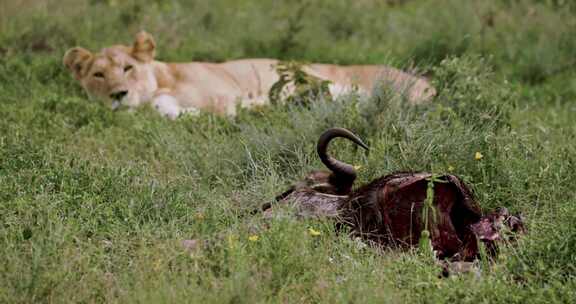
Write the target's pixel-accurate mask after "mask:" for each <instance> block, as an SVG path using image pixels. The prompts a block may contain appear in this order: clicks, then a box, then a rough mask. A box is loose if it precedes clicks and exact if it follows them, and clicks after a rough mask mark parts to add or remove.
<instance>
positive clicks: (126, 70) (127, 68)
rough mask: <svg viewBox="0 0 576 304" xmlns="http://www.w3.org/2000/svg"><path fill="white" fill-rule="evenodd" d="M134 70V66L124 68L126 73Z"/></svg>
mask: <svg viewBox="0 0 576 304" xmlns="http://www.w3.org/2000/svg"><path fill="white" fill-rule="evenodd" d="M132 68H133V66H131V65H127V66H125V67H124V73H126V72H128V71H130V70H131V69H132Z"/></svg>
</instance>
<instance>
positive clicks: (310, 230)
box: [308, 228, 322, 236]
mask: <svg viewBox="0 0 576 304" xmlns="http://www.w3.org/2000/svg"><path fill="white" fill-rule="evenodd" d="M308 233H310V235H311V236H319V235H321V234H322V232H320V231H318V230H316V229H314V228H308Z"/></svg>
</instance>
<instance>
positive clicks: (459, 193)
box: [264, 128, 523, 261]
mask: <svg viewBox="0 0 576 304" xmlns="http://www.w3.org/2000/svg"><path fill="white" fill-rule="evenodd" d="M337 137H343V138H347V139H349V140H351V141H352V142H354V143H355V144H357V145H359V146H361V147H363V148H365V149H367V148H368V147H367V146H366V145H365V144H364V143H363V142H362V140H361V139H360V138H358V137H357V136H356V135H354V134H353V133H352V132H350V131H348V130H345V129H340V128H333V129H329V130H327V131H325V132H324V133H323V134H322V136H320V139H319V141H318V145H317V152H318V155H319V157H320V159H321V160H322V162H323V163H324V164H325V165H326V167H327V168H328V169H330V172H327V171H313V172H312V173H310V174H309V175H308V176H307V177H306V178H305V180H304V181H303V182H300V183H297V184H296V185H294V186H293V187H291V188H290V189H289V190H288V191H286V192H284V193H283V194H282V195H279V196H278V197H277V198H276V200H277V202H278V203H292V204H294V205H295V206H296V209H297V210H298V214H299V215H300V216H304V217H310V216H316V217H330V218H334V219H335V220H336V221H337V225H338V226H347V227H349V230H350V231H351V233H352V234H353V235H354V236H359V237H361V238H363V239H365V240H366V241H368V242H370V243H372V244H375V245H377V246H383V247H393V248H409V247H413V246H416V245H418V244H419V242H420V237H421V235H422V232H423V231H424V230H426V231H428V232H427V233H428V234H429V235H430V240H431V244H432V247H433V250H434V252H435V254H436V257H438V258H441V259H443V258H451V259H454V260H460V261H470V260H474V259H475V258H477V257H478V255H479V248H478V244H479V243H478V242H479V241H481V242H483V243H484V244H486V247H487V249H488V252H489V253H491V254H495V252H496V246H495V242H498V241H499V240H501V239H502V237H501V234H500V232H501V230H503V229H508V230H511V231H513V232H518V231H521V230H523V225H522V221H521V219H520V218H519V217H516V216H511V215H510V214H508V212H507V210H506V209H501V210H499V211H497V212H493V213H490V214H488V215H486V216H484V215H483V214H482V212H481V210H480V208H479V206H478V204H477V203H476V201H475V200H474V197H473V195H472V192H471V191H470V190H469V188H468V187H467V186H466V184H465V183H464V182H463V181H462V180H461V179H460V178H459V177H457V176H455V175H450V174H444V175H434V174H431V173H425V172H399V173H393V174H389V175H386V176H383V177H380V178H378V179H376V180H374V181H372V182H371V183H369V184H367V185H364V186H361V187H359V188H357V189H355V190H353V189H352V186H353V184H354V181H355V179H356V170H355V168H354V167H353V166H351V165H349V164H346V163H344V162H341V161H339V160H336V159H334V158H332V157H330V156H329V155H328V153H327V148H328V145H329V143H330V141H331V140H332V139H334V138H337ZM270 207H271V205H266V206H265V207H264V209H265V213H270V212H271V210H272V209H271V208H270ZM505 227H506V228H505Z"/></svg>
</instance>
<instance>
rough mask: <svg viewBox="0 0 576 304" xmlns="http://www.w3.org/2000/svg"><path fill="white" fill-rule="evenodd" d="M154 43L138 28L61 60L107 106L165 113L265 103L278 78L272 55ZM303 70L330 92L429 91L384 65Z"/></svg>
mask: <svg viewBox="0 0 576 304" xmlns="http://www.w3.org/2000/svg"><path fill="white" fill-rule="evenodd" d="M155 49H156V44H155V42H154V40H153V39H152V37H151V36H150V35H149V34H147V33H145V32H141V33H139V34H138V35H137V36H136V41H135V42H134V44H133V45H132V46H131V47H128V46H122V45H117V46H112V47H109V48H105V49H103V50H102V51H101V52H100V53H97V54H92V53H91V52H90V51H88V50H86V49H83V48H79V47H76V48H73V49H70V50H69V51H68V52H66V55H65V56H64V64H65V65H66V66H67V67H68V68H69V69H70V70H71V72H72V73H73V75H74V76H75V78H76V79H77V80H78V81H79V82H80V83H81V85H82V87H83V88H84V89H85V90H86V92H87V93H88V94H89V95H90V96H93V97H95V98H99V99H103V100H106V101H108V102H112V105H113V107H116V106H117V105H119V104H122V105H126V106H128V107H131V108H134V107H138V106H140V105H142V104H146V103H150V104H151V105H152V106H153V107H154V108H156V109H157V110H158V111H159V112H160V113H162V114H163V115H166V116H168V117H170V118H175V117H177V116H178V115H180V114H181V113H184V112H189V111H198V110H204V111H212V112H215V113H218V114H224V115H234V114H235V111H236V107H237V105H238V104H240V105H242V106H244V107H252V106H255V105H263V104H266V103H267V102H268V92H269V90H270V88H271V87H272V85H273V84H274V83H276V82H277V81H278V80H279V76H278V74H277V72H276V69H275V66H276V65H277V64H278V61H277V60H273V59H243V60H234V61H228V62H224V63H205V62H190V63H164V62H161V61H156V60H154V57H155ZM304 71H305V72H306V73H308V74H310V75H312V76H315V77H317V78H320V79H322V80H328V81H330V85H329V89H330V93H331V94H332V95H333V96H338V95H340V94H342V93H345V92H347V91H350V90H351V89H352V88H357V89H358V90H360V91H362V92H369V91H370V90H371V89H372V87H373V85H374V84H375V83H376V82H377V81H380V80H381V81H383V82H384V83H385V84H389V85H390V87H391V88H392V89H393V90H395V91H397V92H402V93H406V96H407V99H408V100H409V101H410V102H413V103H419V102H422V101H426V100H428V99H430V98H431V96H433V95H434V94H435V91H434V89H433V88H432V87H431V86H430V85H429V84H428V82H427V81H426V80H424V79H421V78H418V77H415V76H412V75H410V74H407V73H405V72H402V71H400V70H397V69H393V68H389V67H383V66H375V65H373V66H368V65H366V66H345V67H344V66H337V65H330V64H311V65H308V66H305V67H304Z"/></svg>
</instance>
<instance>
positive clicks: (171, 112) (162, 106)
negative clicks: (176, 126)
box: [152, 94, 199, 119]
mask: <svg viewBox="0 0 576 304" xmlns="http://www.w3.org/2000/svg"><path fill="white" fill-rule="evenodd" d="M152 106H153V107H154V109H156V111H158V112H160V114H162V115H163V116H166V117H168V118H170V119H176V118H178V116H180V115H181V114H183V113H190V114H198V113H199V111H198V109H196V108H194V107H187V108H183V107H182V106H180V103H179V102H178V99H176V97H174V96H172V95H170V94H161V95H158V96H156V97H154V99H153V100H152Z"/></svg>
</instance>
